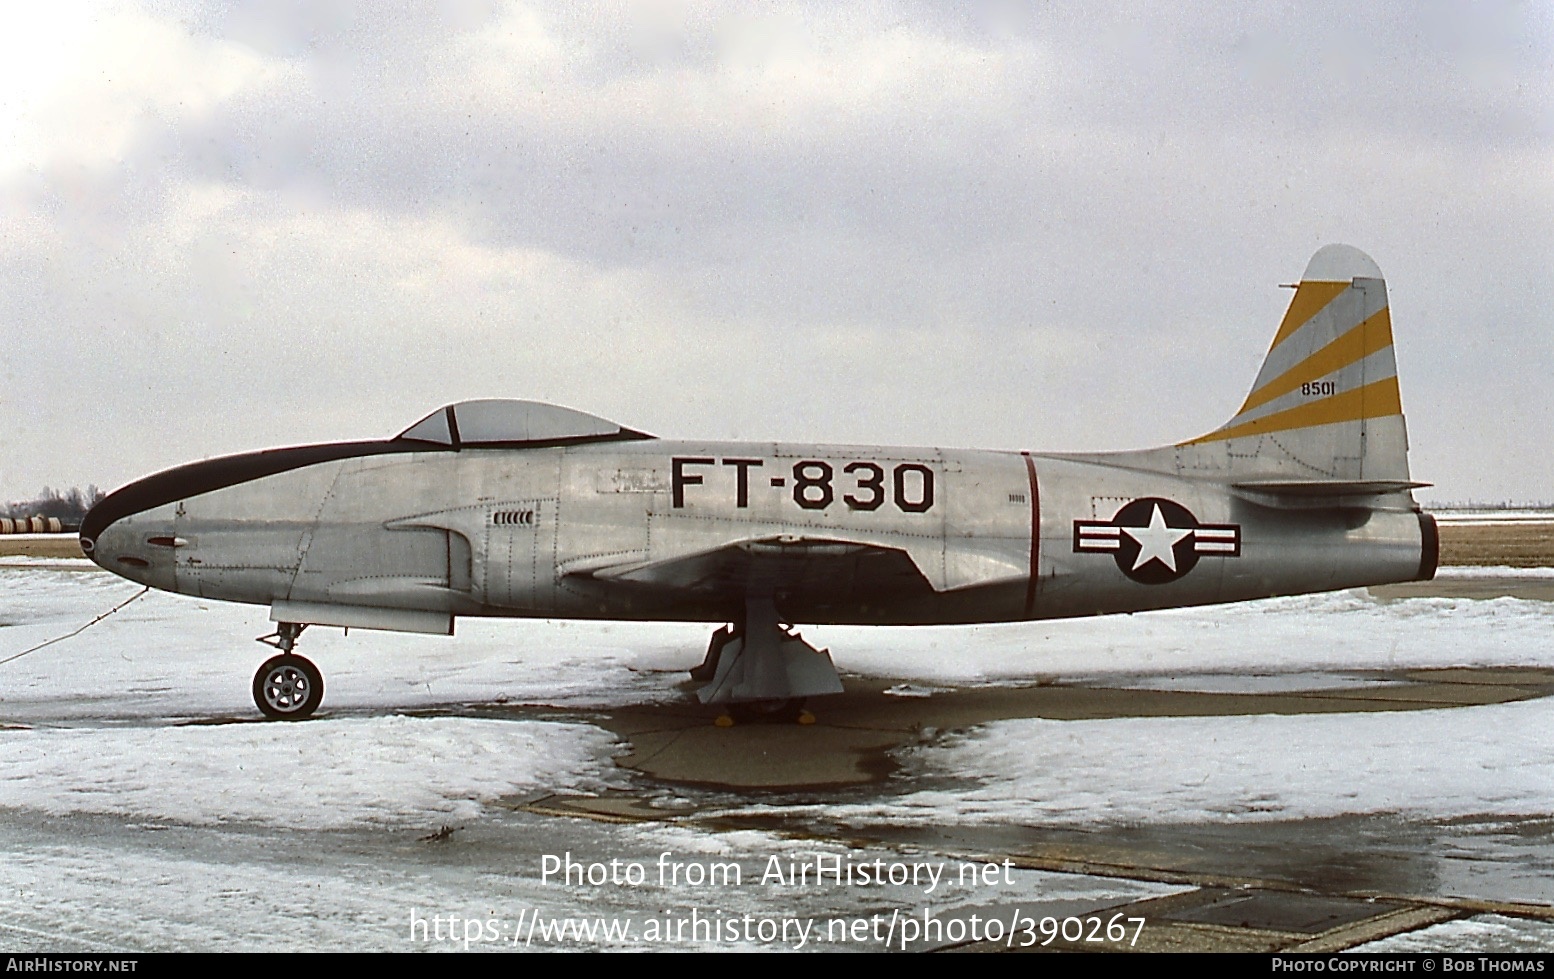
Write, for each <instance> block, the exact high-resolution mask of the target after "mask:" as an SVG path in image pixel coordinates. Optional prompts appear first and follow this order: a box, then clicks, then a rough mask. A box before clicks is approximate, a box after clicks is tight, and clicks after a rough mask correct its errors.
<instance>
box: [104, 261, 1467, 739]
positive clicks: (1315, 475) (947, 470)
mask: <svg viewBox="0 0 1554 979" xmlns="http://www.w3.org/2000/svg"><path fill="white" fill-rule="evenodd" d="M1407 444H1408V443H1407V436H1406V434H1405V430H1404V423H1403V412H1402V405H1401V402H1400V400H1399V395H1398V381H1397V367H1396V362H1395V360H1394V358H1393V349H1392V325H1391V319H1390V316H1389V313H1388V308H1387V292H1386V285H1385V283H1384V282H1383V281H1382V277H1381V273H1380V271H1379V270H1378V269H1377V267H1376V265H1375V263H1374V262H1372V261H1371V259H1370V258H1368V257H1367V256H1366V255H1364V254H1363V253H1361V252H1359V251H1357V250H1355V249H1353V248H1349V247H1347V246H1343V245H1329V246H1327V247H1325V248H1323V249H1321V250H1320V251H1318V252H1317V253H1316V255H1315V256H1314V257H1313V258H1312V260H1311V263H1310V264H1309V265H1308V266H1307V268H1306V272H1305V274H1304V276H1303V277H1302V279H1301V282H1300V284H1299V285H1298V286H1297V287H1296V289H1295V293H1294V297H1293V299H1292V300H1291V302H1290V306H1289V311H1288V312H1287V313H1286V314H1285V316H1284V320H1283V322H1282V323H1281V324H1280V325H1279V328H1278V332H1277V334H1276V335H1275V336H1274V340H1273V345H1272V347H1271V349H1270V350H1269V351H1268V355H1267V358H1266V360H1265V361H1264V363H1263V367H1262V370H1261V371H1260V372H1259V374H1258V375H1257V380H1256V382H1255V383H1254V384H1253V386H1252V391H1251V393H1250V394H1249V395H1248V396H1247V399H1246V403H1245V404H1243V405H1242V406H1241V410H1240V411H1239V412H1237V413H1236V415H1235V417H1233V418H1231V419H1230V421H1229V422H1227V423H1226V424H1225V425H1224V426H1223V427H1221V428H1219V429H1218V430H1216V431H1213V432H1210V433H1209V434H1207V435H1204V436H1202V437H1200V438H1196V439H1193V440H1191V441H1188V442H1183V443H1181V444H1178V445H1169V446H1164V447H1162V448H1157V449H1149V450H1143V451H1131V452H1108V453H1096V454H1076V453H1062V454H1047V453H1033V452H984V451H968V450H959V449H939V448H885V447H880V446H836V445H792V444H787V443H780V442H778V443H767V442H762V443H716V442H677V441H670V440H667V439H660V438H655V437H653V436H651V435H646V434H644V433H642V432H638V431H635V430H633V429H630V428H625V427H623V426H621V425H617V424H615V423H614V422H609V421H605V420H604V419H602V418H596V417H594V416H592V415H587V414H583V413H582V412H578V411H573V410H571V409H567V408H560V407H555V406H552V405H544V404H537V403H534V402H528V401H466V402H462V403H459V404H454V405H449V406H447V407H445V408H439V409H438V410H437V411H434V412H432V413H431V414H430V415H428V416H426V417H425V418H423V419H422V420H421V421H419V422H417V423H416V424H414V425H412V426H411V427H410V428H408V429H406V430H405V431H404V432H402V433H401V434H399V435H398V436H396V437H394V438H391V439H388V440H385V441H375V442H348V443H338V444H330V445H308V446H300V447H296V448H285V449H272V450H268V451H263V452H253V453H247V454H243V455H236V456H229V457H225V458H220V459H212V460H208V461H205V462H196V463H193V464H190V465H186V466H180V467H178V468H176V469H171V470H168V471H166V472H162V473H158V474H156V475H153V476H149V477H147V478H145V479H142V480H139V481H138V482H134V483H131V484H130V485H128V486H125V487H124V488H122V489H120V490H118V491H116V492H114V493H113V494H112V495H111V496H109V497H108V498H107V499H105V500H103V501H102V502H101V503H100V504H98V506H97V507H95V508H94V509H93V510H92V511H91V513H90V514H89V515H88V516H87V518H86V520H85V521H84V522H83V524H82V526H81V546H82V548H83V549H84V550H85V551H86V553H87V554H89V555H91V557H92V559H93V560H94V561H96V562H97V563H98V564H100V565H102V566H103V567H104V568H107V569H109V570H110V571H114V572H117V573H118V574H121V575H123V576H125V577H127V578H130V579H132V580H134V581H137V582H143V583H145V584H148V585H154V586H156V587H158V588H163V589H167V590H169V591H176V592H182V593H184V594H187V595H196V596H199V597H202V598H216V599H223V600H227V601H234V602H250V603H254V604H260V605H268V606H269V607H270V618H271V620H272V621H274V622H276V623H277V630H276V632H275V633H274V634H273V635H270V636H266V637H264V639H265V641H268V642H269V643H271V644H272V645H273V646H275V647H277V648H278V649H279V651H280V653H279V655H277V656H275V657H273V658H272V659H270V660H269V661H268V662H266V663H265V664H264V665H263V666H262V667H260V669H259V672H258V674H257V676H256V677H255V678H254V684H253V690H254V699H255V701H256V703H257V704H258V706H259V709H260V710H261V711H263V712H264V713H265V714H267V715H269V716H271V717H277V718H301V717H307V716H308V715H310V714H312V713H313V712H314V710H315V709H316V708H317V707H318V705H319V702H320V700H321V699H322V697H323V678H322V676H321V675H320V673H319V671H318V669H317V668H316V667H315V666H314V665H313V664H312V663H310V662H309V661H308V660H306V659H304V658H302V657H301V656H299V655H297V653H296V651H295V646H296V644H297V639H298V636H299V635H300V634H301V633H302V631H303V629H305V628H306V627H307V626H309V625H323V626H343V627H347V628H350V627H356V628H365V629H391V630H403V631H410V632H424V633H438V634H443V635H451V634H452V633H453V626H454V620H455V619H456V618H457V617H458V616H461V615H484V616H527V617H543V618H595V619H642V620H649V619H660V620H680V621H704V622H716V623H720V624H721V628H719V629H718V630H717V632H715V633H714V635H713V638H712V642H711V644H710V646H709V648H708V650H707V655H706V658H705V660H704V661H703V663H702V664H701V666H699V667H697V668H696V669H695V670H693V671H692V676H693V677H694V678H695V679H696V680H698V681H699V682H700V683H701V684H702V686H701V687H700V689H699V691H698V696H699V697H700V699H701V700H702V701H703V702H704V703H715V704H726V705H736V706H741V705H743V706H744V709H766V708H771V707H772V705H789V706H788V708H787V709H792V705H794V704H796V703H799V702H802V700H803V698H807V697H813V696H818V695H822V694H829V693H837V692H839V691H840V690H841V689H842V687H841V682H840V681H839V679H838V677H837V673H836V670H835V668H834V667H833V665H832V662H831V658H830V655H829V654H828V652H826V651H823V650H817V649H815V648H814V647H813V646H811V645H810V644H808V643H806V642H805V641H804V640H803V639H801V638H800V637H799V636H798V635H797V634H796V633H795V632H794V631H793V628H792V627H793V626H794V625H796V624H822V623H853V624H890V625H911V624H927V623H933V624H946V623H976V622H1009V621H1018V620H1023V619H1045V618H1061V617H1069V616H1081V615H1098V614H1105V613H1109V612H1130V611H1140V610H1145V609H1160V608H1170V607H1175V606H1184V605H1203V604H1209V603H1215V602H1233V601H1242V600H1246V599H1255V598H1265V597H1269V596H1273V595H1290V594H1297V593H1302V592H1313V591H1324V590H1330V589H1339V588H1350V587H1356V586H1361V585H1369V584H1377V583H1382V582H1393V581H1407V580H1414V579H1428V578H1430V577H1432V576H1433V575H1434V573H1435V565H1436V559H1437V552H1438V541H1437V537H1436V528H1435V523H1434V521H1433V520H1432V519H1431V517H1429V516H1428V515H1426V514H1424V513H1423V512H1421V510H1420V508H1419V506H1418V505H1417V504H1416V503H1415V501H1414V499H1413V494H1412V490H1413V489H1415V488H1417V487H1419V486H1423V485H1425V484H1422V483H1416V482H1412V481H1411V480H1410V477H1409V472H1408V458H1407ZM756 705H759V706H756Z"/></svg>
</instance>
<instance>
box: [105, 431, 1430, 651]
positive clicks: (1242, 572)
mask: <svg viewBox="0 0 1554 979" xmlns="http://www.w3.org/2000/svg"><path fill="white" fill-rule="evenodd" d="M356 445H357V446H358V448H360V450H361V451H359V452H352V451H342V452H337V453H333V455H336V456H338V457H329V456H331V453H330V452H328V451H319V452H317V453H315V454H316V455H318V456H320V457H321V460H320V461H306V460H307V459H308V458H311V457H308V456H305V455H304V456H300V457H299V458H302V459H303V460H304V461H303V462H302V463H300V464H295V465H292V464H290V463H287V464H286V466H284V467H282V468H281V471H276V472H265V470H266V469H274V468H277V467H276V466H275V465H269V466H265V465H262V464H261V465H251V468H255V469H256V470H258V471H259V472H260V474H259V475H254V476H252V477H248V478H244V472H245V465H250V463H245V460H250V461H252V460H262V459H263V458H264V457H265V455H266V454H259V453H255V454H250V455H249V456H242V457H232V458H231V459H228V460H213V461H210V462H205V463H196V464H194V466H192V467H184V468H183V470H176V471H172V472H171V473H168V474H161V475H160V476H153V477H149V478H148V479H147V480H143V481H141V483H138V484H131V486H129V487H126V488H125V489H123V490H120V491H119V493H117V494H115V496H121V495H122V497H121V498H129V499H130V500H131V504H133V501H134V497H135V494H136V493H137V492H139V493H140V494H141V497H142V498H143V499H144V500H145V501H148V502H150V503H152V504H154V505H150V506H147V507H145V508H144V509H136V507H135V506H134V505H124V506H120V507H118V510H120V511H123V512H122V514H120V513H118V512H117V511H115V509H114V507H113V506H110V507H107V508H105V509H106V510H107V511H108V512H109V513H108V517H106V518H104V519H105V520H108V522H107V523H106V524H105V525H102V526H97V527H94V528H93V536H92V537H91V538H89V540H88V545H89V546H90V547H91V554H92V557H93V558H94V560H96V561H97V562H98V563H100V564H102V565H103V566H104V567H107V568H109V569H110V570H113V571H115V572H117V573H119V574H121V575H124V576H125V577H128V578H132V579H134V580H137V581H140V582H144V583H146V584H149V585H153V586H155V587H157V588H162V589H166V590H169V591H175V592H181V593H184V594H187V595H194V596H199V597H202V598H213V599H221V600H226V601H234V602H249V603H255V604H262V605H275V604H277V603H293V604H294V605H297V606H299V607H300V606H307V607H315V606H316V607H320V608H325V607H327V608H336V609H362V610H373V609H396V610H418V611H422V612H427V613H438V614H443V615H447V616H449V617H450V619H449V622H450V626H451V621H452V620H451V617H452V616H460V615H485V616H524V617H553V618H606V619H664V620H684V621H732V620H733V619H734V618H736V617H737V616H738V615H739V614H740V608H741V605H742V602H743V600H744V595H745V593H746V592H749V593H754V592H756V591H764V593H766V594H769V595H771V596H772V597H773V599H774V601H775V602H776V606H777V610H778V612H779V614H780V615H781V617H782V619H783V620H784V621H786V622H789V623H795V624H798V623H804V624H820V623H868V624H902V625H905V624H930V623H973V622H1001V621H1014V620H1022V619H1043V618H1063V617H1071V616H1083V615H1096V614H1105V613H1113V612H1128V611H1140V610H1146V609H1156V608H1168V607H1175V606H1183V605H1202V604H1209V603H1216V602H1232V601H1240V600H1245V599H1254V598H1262V597H1267V596H1274V595H1288V594H1297V593H1303V592H1313V591H1323V590H1331V589H1340V588H1348V587H1354V586H1361V585H1369V584H1377V583H1382V582H1392V581H1404V580H1410V579H1414V578H1418V577H1428V576H1429V574H1430V573H1433V570H1434V562H1435V554H1434V549H1435V546H1436V545H1435V540H1434V533H1433V530H1434V528H1433V525H1427V522H1428V521H1429V518H1428V517H1426V516H1422V515H1421V514H1420V513H1419V512H1418V511H1417V507H1416V506H1415V505H1414V503H1413V501H1412V499H1411V498H1410V497H1409V495H1408V494H1407V493H1406V492H1403V493H1397V494H1393V495H1391V496H1382V497H1380V498H1369V499H1366V500H1364V501H1363V505H1361V504H1360V503H1355V504H1354V505H1346V503H1345V501H1343V500H1342V499H1339V500H1325V501H1323V505H1321V506H1303V505H1284V504H1281V503H1280V502H1279V501H1273V502H1270V501H1268V500H1267V499H1260V498H1259V494H1257V493H1255V492H1245V491H1243V490H1239V489H1236V488H1234V487H1233V486H1231V485H1230V484H1229V483H1228V482H1226V481H1223V480H1214V479H1196V478H1193V477H1191V476H1189V475H1173V474H1169V473H1161V472H1155V471H1148V470H1144V469H1138V468H1132V467H1130V466H1129V465H1128V464H1127V459H1128V457H1126V456H1119V457H1118V460H1117V463H1116V464H1112V463H1108V462H1107V461H1105V459H1106V457H1104V456H1092V457H1085V458H1076V457H1065V456H1055V455H1040V454H1023V453H1014V452H992V451H967V450H951V449H924V448H882V447H878V446H816V445H792V444H784V443H718V442H678V441H668V440H660V439H650V438H644V439H641V440H636V441H605V442H596V443H588V444H577V445H562V446H555V447H523V448H468V447H466V448H462V449H433V450H424V449H422V448H418V447H416V446H415V445H413V444H406V443H400V442H394V441H391V442H384V443H357V444H356ZM321 448H322V447H321ZM285 451H290V452H293V453H300V452H304V451H305V450H285ZM293 461H296V460H293ZM222 465H226V466H227V469H226V470H222V472H223V473H226V474H227V475H226V476H218V478H213V479H210V478H203V476H204V472H205V470H200V469H199V467H207V468H209V469H212V470H214V469H217V468H219V467H220V466H222ZM180 472H184V473H185V476H186V478H183V479H182V481H181V482H180V479H179V478H177V474H178V473H180ZM190 473H192V474H193V476H192V477H190V476H189V474H190ZM159 479H160V480H161V482H160V483H156V484H154V485H152V484H153V481H156V480H159ZM202 479H203V481H202ZM233 480H235V481H233ZM223 483H225V484H223ZM210 484H223V485H217V486H216V488H206V486H207V485H210ZM148 485H150V486H151V487H152V490H153V491H148V490H146V489H145V487H146V486H148ZM180 485H187V486H188V487H190V488H191V489H192V490H196V491H197V492H192V493H191V494H190V495H188V496H186V497H185V496H180V497H177V498H172V497H171V496H170V495H169V494H170V493H176V492H178V489H177V487H178V486H180ZM162 497H168V498H167V499H162ZM112 499H113V498H112V497H110V500H112ZM1139 501H1144V503H1145V505H1144V506H1142V507H1139V506H1134V507H1133V510H1132V511H1129V512H1133V513H1136V514H1140V515H1141V516H1138V517H1137V518H1129V519H1131V520H1132V523H1133V525H1134V526H1128V527H1123V526H1121V523H1122V522H1123V518H1122V517H1121V516H1120V514H1121V513H1123V511H1124V508H1125V507H1127V506H1129V505H1131V504H1137V503H1138V502H1139ZM1149 501H1157V502H1156V503H1149ZM1171 504H1174V505H1175V507H1179V508H1181V509H1180V510H1177V509H1175V508H1173V507H1172V506H1171ZM1151 507H1154V509H1151ZM1182 512H1186V513H1187V514H1190V516H1189V517H1181V516H1180V514H1181V513H1182ZM1173 514H1176V515H1177V516H1174V517H1173ZM1144 515H1147V517H1148V519H1147V520H1146V517H1145V516H1144ZM1150 521H1152V522H1153V523H1154V525H1155V526H1154V529H1153V531H1151V530H1150V528H1149V527H1148V524H1149V522H1150ZM1184 521H1185V522H1186V523H1187V524H1189V525H1190V524H1191V523H1192V522H1193V521H1196V524H1197V525H1198V529H1197V530H1192V529H1191V528H1190V527H1188V528H1185V529H1184V527H1183V523H1184ZM1162 528H1164V529H1162ZM1151 532H1153V533H1156V534H1157V535H1159V534H1164V535H1165V536H1164V537H1163V538H1157V539H1155V541H1154V543H1153V544H1152V545H1150V544H1148V543H1147V542H1145V543H1140V542H1144V540H1145V538H1144V535H1145V534H1147V533H1151ZM1184 534H1185V536H1184ZM84 536H85V535H84ZM1161 540H1164V543H1161V542H1160V541H1161ZM1149 546H1153V547H1154V548H1155V550H1154V551H1153V556H1151V552H1150V551H1149V550H1148V549H1147V548H1148V547H1149ZM732 548H743V549H744V550H743V551H741V552H739V553H741V554H753V555H756V556H757V557H764V558H766V559H763V560H756V561H752V562H749V563H744V564H741V563H740V562H738V561H732V562H731V561H729V560H725V559H723V558H721V557H716V556H718V555H724V554H728V553H733V552H732V551H731V549H732ZM1141 548H1143V549H1142V550H1141ZM828 549H829V550H828ZM703 557H705V558H706V559H705V560H703ZM817 561H818V562H819V564H818V565H817V564H816V562H817ZM1130 564H1138V565H1140V566H1139V567H1130V566H1129V565H1130ZM785 566H791V567H792V568H793V569H796V570H795V572H794V573H793V574H784V573H783V572H782V568H783V567H785ZM817 566H823V569H824V570H823V572H822V573H816V574H807V573H805V569H806V568H814V567H817ZM752 569H754V570H752ZM773 569H776V570H773ZM1151 574H1153V577H1151ZM742 575H743V576H745V577H746V578H747V579H749V580H744V581H741V580H738V579H739V578H740V576H742ZM731 579H732V580H731ZM1140 579H1143V580H1140ZM322 621H325V622H326V623H327V622H329V621H330V620H329V619H328V617H327V616H325V617H323V619H322ZM344 621H346V622H349V621H351V620H350V619H349V618H347V619H346V620H344Z"/></svg>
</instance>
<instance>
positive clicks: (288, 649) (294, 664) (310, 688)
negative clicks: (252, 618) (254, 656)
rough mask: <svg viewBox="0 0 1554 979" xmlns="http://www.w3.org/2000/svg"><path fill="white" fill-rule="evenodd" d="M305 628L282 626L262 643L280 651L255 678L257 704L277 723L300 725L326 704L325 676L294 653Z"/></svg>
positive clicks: (260, 669) (262, 637)
mask: <svg viewBox="0 0 1554 979" xmlns="http://www.w3.org/2000/svg"><path fill="white" fill-rule="evenodd" d="M306 628H307V625H306V624H299V623H296V622H282V623H280V625H279V626H278V627H277V628H276V631H275V632H274V633H272V634H270V635H268V636H261V637H260V638H259V641H260V642H262V643H264V644H265V645H267V646H274V647H275V648H276V649H279V650H280V651H281V653H280V655H279V656H272V657H270V658H269V659H267V660H265V662H264V665H263V666H261V667H259V672H257V673H255V674H254V704H255V705H257V706H258V708H259V710H260V712H261V713H263V714H264V716H266V717H268V718H270V719H272V720H278V721H300V720H302V719H303V718H306V717H311V716H313V712H314V711H316V710H318V705H319V704H320V703H322V702H323V700H324V674H323V673H322V672H320V671H319V669H318V667H317V666H314V665H313V663H312V661H310V660H308V659H306V658H304V657H302V656H298V655H297V654H296V653H294V652H292V650H293V649H295V648H296V645H297V637H298V636H300V635H302V630H303V629H306Z"/></svg>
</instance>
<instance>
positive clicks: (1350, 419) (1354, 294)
mask: <svg viewBox="0 0 1554 979" xmlns="http://www.w3.org/2000/svg"><path fill="white" fill-rule="evenodd" d="M1176 449H1177V468H1178V469H1179V470H1196V471H1202V470H1218V471H1223V472H1224V473H1225V474H1226V475H1228V476H1230V477H1232V478H1237V479H1242V478H1245V479H1269V480H1279V479H1283V480H1312V481H1324V480H1331V481H1350V482H1361V481H1364V482H1375V483H1381V482H1386V481H1396V482H1399V483H1406V482H1407V481H1408V436H1407V432H1406V429H1405V427H1404V423H1403V406H1402V401H1401V398H1400V396H1399V394H1398V376H1397V361H1396V359H1395V358H1394V356H1393V351H1392V318H1391V315H1390V313H1389V311H1388V308H1387V284H1386V282H1385V281H1383V280H1382V277H1381V270H1380V269H1379V268H1377V267H1376V263H1375V262H1373V261H1371V259H1370V256H1368V255H1366V254H1365V253H1364V252H1362V251H1360V250H1359V249H1356V248H1351V247H1349V246H1348V245H1327V246H1325V247H1324V248H1322V249H1321V250H1320V251H1318V252H1317V253H1316V254H1315V255H1314V256H1312V259H1311V262H1310V264H1308V265H1307V266H1306V272H1305V274H1304V275H1302V276H1301V280H1300V284H1299V285H1298V286H1297V287H1296V289H1295V296H1294V298H1293V299H1291V301H1290V306H1289V310H1288V311H1287V312H1286V313H1285V314H1284V320H1283V322H1281V323H1280V324H1279V331H1278V333H1277V334H1275V336H1274V338H1273V345H1272V346H1271V347H1270V348H1269V350H1268V356H1267V358H1265V359H1264V361H1263V366H1262V370H1261V371H1259V372H1258V375H1257V380H1256V382H1255V383H1253V385H1252V391H1251V393H1250V394H1248V395H1247V398H1246V402H1245V403H1244V404H1242V406H1241V410H1240V411H1238V412H1236V415H1235V417H1233V418H1231V419H1230V421H1228V422H1226V423H1225V424H1224V425H1223V426H1221V427H1220V428H1219V429H1217V430H1215V431H1213V432H1210V433H1209V434H1207V435H1204V436H1202V437H1201V438H1196V439H1193V440H1192V441H1190V442H1184V443H1182V444H1181V445H1179V446H1177V447H1176Z"/></svg>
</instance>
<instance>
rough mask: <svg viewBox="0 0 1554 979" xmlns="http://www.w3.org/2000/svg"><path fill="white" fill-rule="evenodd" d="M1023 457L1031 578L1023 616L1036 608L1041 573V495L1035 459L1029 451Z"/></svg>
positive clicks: (1027, 585)
mask: <svg viewBox="0 0 1554 979" xmlns="http://www.w3.org/2000/svg"><path fill="white" fill-rule="evenodd" d="M1020 455H1022V456H1024V457H1025V474H1026V475H1027V476H1029V477H1030V480H1031V578H1030V581H1029V582H1028V583H1027V584H1026V586H1025V617H1026V618H1030V617H1031V615H1032V613H1034V612H1035V610H1036V582H1037V581H1038V580H1039V579H1040V575H1041V495H1040V493H1039V492H1038V491H1037V489H1036V461H1035V460H1034V459H1032V458H1031V454H1030V453H1029V452H1022V453H1020Z"/></svg>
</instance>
